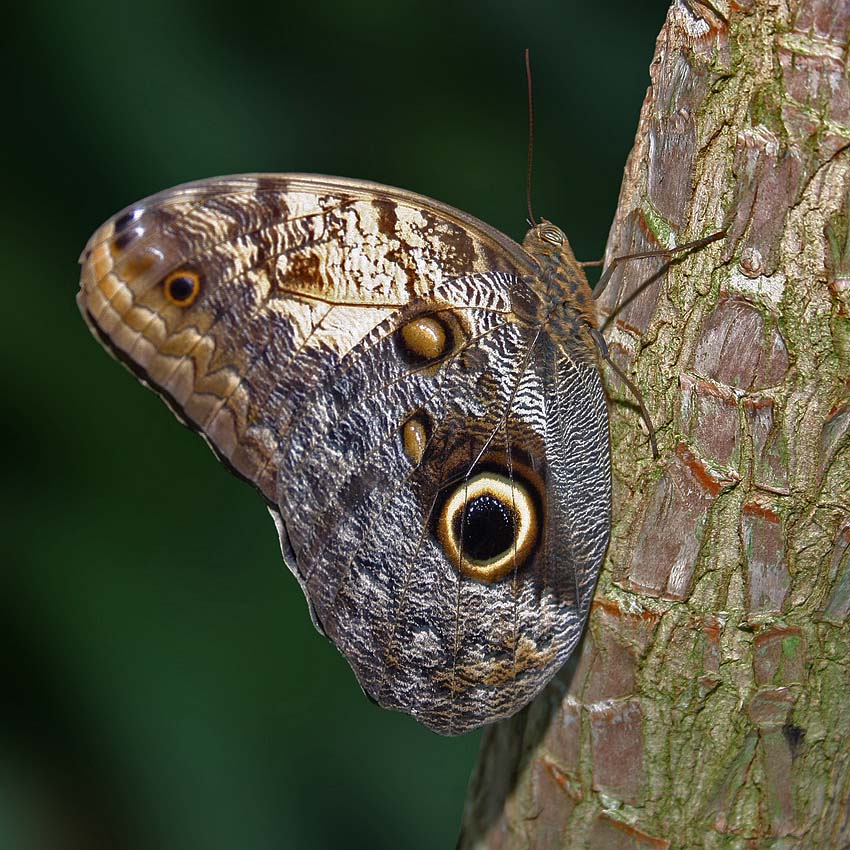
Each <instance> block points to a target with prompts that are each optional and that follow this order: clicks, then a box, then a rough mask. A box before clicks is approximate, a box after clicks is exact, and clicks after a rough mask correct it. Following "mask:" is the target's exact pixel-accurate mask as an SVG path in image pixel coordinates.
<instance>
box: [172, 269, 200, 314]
mask: <svg viewBox="0 0 850 850" xmlns="http://www.w3.org/2000/svg"><path fill="white" fill-rule="evenodd" d="M162 288H163V291H164V292H165V297H166V298H167V299H168V300H169V301H170V302H171V303H172V304H176V305H177V306H178V307H188V306H189V305H190V304H191V303H192V302H193V301H194V300H195V299H196V298H197V297H198V293H199V292H200V291H201V276H200V275H199V274H198V273H197V272H193V271H189V270H187V269H181V270H180V271H176V272H171V274H170V275H168V277H167V278H165V280H164V281H163V282H162Z"/></svg>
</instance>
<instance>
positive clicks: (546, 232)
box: [540, 224, 564, 245]
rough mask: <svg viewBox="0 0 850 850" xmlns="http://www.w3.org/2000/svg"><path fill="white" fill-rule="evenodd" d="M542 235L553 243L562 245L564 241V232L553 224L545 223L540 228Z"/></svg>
mask: <svg viewBox="0 0 850 850" xmlns="http://www.w3.org/2000/svg"><path fill="white" fill-rule="evenodd" d="M540 236H541V237H542V238H543V239H545V240H546V241H547V242H551V243H552V244H553V245H561V244H562V243H563V241H564V234H563V233H562V232H561V231H560V230H558V228H557V227H553V226H552V225H551V224H548V225H544V226H543V227H541V228H540Z"/></svg>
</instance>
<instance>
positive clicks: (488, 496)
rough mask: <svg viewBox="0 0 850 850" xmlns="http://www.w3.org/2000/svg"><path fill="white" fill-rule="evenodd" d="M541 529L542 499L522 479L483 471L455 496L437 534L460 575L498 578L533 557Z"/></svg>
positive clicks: (462, 485)
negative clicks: (533, 493) (540, 501)
mask: <svg viewBox="0 0 850 850" xmlns="http://www.w3.org/2000/svg"><path fill="white" fill-rule="evenodd" d="M539 528H540V522H539V511H538V507H537V503H536V501H535V499H534V498H533V496H532V495H531V492H530V491H529V489H528V488H527V487H526V486H525V485H524V484H523V483H522V482H521V481H519V480H517V479H516V478H513V479H511V478H507V477H506V476H504V475H500V474H498V473H496V472H482V473H480V474H478V475H476V476H474V477H473V478H471V479H469V481H465V482H462V483H460V484H459V485H458V486H457V487H456V488H455V489H454V491H453V492H452V493H451V494H450V495H449V498H448V499H447V500H446V502H445V504H444V505H443V508H442V511H441V512H440V515H439V519H438V523H437V537H438V539H439V540H440V543H441V545H442V547H443V550H444V551H445V553H446V554H447V555H448V557H449V560H450V561H451V562H452V564H453V565H454V566H455V568H456V569H457V570H458V571H459V572H460V573H462V574H463V575H465V576H467V577H468V578H473V579H476V580H477V581H487V582H493V581H498V580H499V579H501V578H504V577H505V576H506V575H508V574H509V573H511V572H513V571H514V570H515V569H517V568H519V567H521V566H522V565H523V564H524V563H525V562H526V561H527V560H528V558H529V557H530V556H531V554H532V553H533V551H534V547H535V543H536V541H537V537H538V532H539Z"/></svg>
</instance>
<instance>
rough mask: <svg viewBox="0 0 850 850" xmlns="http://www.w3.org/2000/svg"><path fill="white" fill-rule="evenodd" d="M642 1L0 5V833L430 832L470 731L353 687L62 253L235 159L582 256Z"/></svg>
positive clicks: (421, 840)
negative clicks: (144, 203)
mask: <svg viewBox="0 0 850 850" xmlns="http://www.w3.org/2000/svg"><path fill="white" fill-rule="evenodd" d="M666 6H667V4H666V2H663V0H658V1H657V2H656V0H653V1H652V2H641V3H639V4H637V3H634V2H627V0H609V2H606V3H600V4H585V3H571V2H561V3H555V2H552V3H527V4H519V3H491V4H486V5H485V4H482V3H471V2H455V3H452V4H441V5H434V4H425V3H422V4H418V3H404V2H370V3H359V4H356V3H340V2H335V3H316V4H312V5H308V4H298V5H296V4H291V5H286V4H265V3H232V2H227V3H225V2H213V3H201V2H194V3H193V2H188V0H182V1H181V2H165V0H154V2H148V3H145V4H141V3H138V4H124V3H122V2H113V3H107V4H103V3H93V2H69V3H59V2H56V3H49V4H48V3H34V4H29V5H19V6H18V7H17V10H16V12H15V13H14V17H13V18H8V17H7V18H6V19H5V20H4V28H5V39H4V51H3V53H4V55H3V59H2V61H3V63H4V71H5V75H4V77H5V83H6V85H5V90H6V92H5V95H6V96H5V101H6V104H5V109H4V112H5V114H6V115H7V121H6V122H5V124H6V129H5V131H4V132H3V139H2V142H1V143H0V144H2V149H3V154H4V163H5V167H4V177H3V184H4V192H3V196H4V200H3V204H2V210H0V215H2V229H0V233H2V240H3V245H2V258H3V267H4V274H3V287H4V290H3V303H4V307H3V311H2V312H3V324H2V328H3V332H2V335H0V370H2V389H3V393H2V404H3V410H2V416H0V428H2V437H3V443H2V445H3V447H4V449H5V464H4V465H5V467H6V469H5V472H6V474H5V475H4V481H5V484H4V487H3V491H2V499H3V504H2V513H0V516H1V517H2V519H0V523H2V534H0V547H2V548H0V556H2V572H0V663H2V670H0V672H1V673H2V676H3V697H2V699H0V848H2V850H18V849H19V848H20V850H41V848H49V850H65V848H69V850H70V849H71V848H74V849H75V848H83V847H85V848H98V850H99V848H107V847H108V848H118V850H130V848H133V850H135V848H144V850H147V848H156V850H171V848H174V850H178V848H179V850H185V848H203V849H204V850H207V848H209V849H210V850H218V848H222V850H225V848H227V850H234V849H235V848H240V850H265V848H288V847H298V848H330V847H334V848H337V847H367V846H368V847H370V848H375V849H376V850H378V849H379V848H397V847H405V848H444V847H452V846H453V845H454V841H455V837H456V834H457V830H458V825H459V822H460V817H461V811H462V806H463V800H464V794H465V789H466V784H467V781H468V778H469V774H470V771H471V768H472V766H473V763H474V760H475V754H476V750H477V747H478V740H479V736H478V735H477V734H470V735H467V736H465V737H462V738H459V739H445V738H440V737H438V736H436V735H434V734H432V733H430V732H429V731H427V730H426V729H424V728H422V727H419V726H418V725H417V724H416V723H415V722H414V721H412V720H410V719H409V718H407V717H404V716H401V715H398V714H393V713H390V712H386V711H382V710H380V709H378V708H376V707H374V706H373V705H371V704H370V703H369V702H368V701H367V700H366V699H365V698H364V697H363V696H362V694H361V692H360V690H359V688H358V686H357V684H356V682H355V680H354V677H353V675H352V674H351V672H350V671H349V669H348V666H347V665H346V664H345V662H344V661H343V660H342V658H341V657H340V656H339V655H338V654H337V652H336V651H335V650H334V648H333V647H332V646H331V645H330V644H329V643H328V642H327V641H326V640H325V639H323V638H322V637H320V636H319V635H318V634H317V633H316V632H315V631H314V629H313V627H312V625H311V623H310V619H309V617H308V614H307V609H306V605H305V603H304V600H303V597H302V594H301V591H300V590H299V588H298V586H297V585H296V583H295V581H294V580H293V578H292V577H291V575H290V574H289V573H288V571H287V570H286V569H285V568H284V567H283V565H282V563H281V561H280V556H279V552H278V548H277V540H276V535H275V532H274V528H273V525H272V522H271V520H270V518H269V517H268V515H267V513H266V511H265V509H264V507H263V505H262V503H261V501H260V498H259V497H258V496H257V495H256V494H255V493H254V492H253V491H252V490H251V489H250V488H249V487H247V486H246V485H244V484H242V483H240V482H238V481H237V480H236V479H234V478H232V477H231V476H230V475H228V473H227V472H225V471H224V469H223V468H221V467H220V466H219V465H218V464H217V463H216V462H215V461H214V459H213V457H212V455H211V454H210V452H209V451H208V450H207V448H206V447H205V446H204V445H203V443H202V442H201V441H200V440H199V439H198V438H197V437H196V436H195V435H193V434H191V433H190V432H189V431H187V430H185V429H183V428H181V427H179V426H178V425H177V423H176V421H175V420H174V419H173V418H172V416H171V414H170V413H169V412H168V410H167V409H166V408H165V406H164V405H163V404H162V403H161V402H160V401H159V400H158V399H157V398H156V397H155V396H154V395H153V394H152V393H149V392H146V391H145V390H143V389H142V388H141V387H139V386H138V385H137V384H136V382H135V381H134V380H132V379H131V377H130V376H129V375H128V374H127V373H126V372H125V371H124V370H123V369H122V368H121V367H120V366H119V365H118V364H117V363H115V362H114V361H112V360H111V359H110V358H109V357H107V356H106V354H105V353H104V352H103V351H102V350H101V349H100V347H99V345H97V344H96V343H95V342H94V341H93V340H92V339H91V337H90V336H89V332H88V331H87V329H86V327H85V326H84V324H83V322H82V320H81V319H80V317H79V315H78V313H77V309H76V306H75V304H74V294H75V291H76V288H77V266H76V260H77V256H78V254H79V252H80V250H81V249H82V247H83V245H84V244H85V241H86V239H87V238H88V236H89V234H90V233H91V231H92V230H93V229H94V228H95V227H96V226H97V225H99V224H100V223H101V221H102V220H104V219H105V218H106V217H108V216H109V215H111V214H112V213H114V212H116V211H117V210H119V209H120V208H121V207H123V206H125V205H126V204H129V203H131V202H133V201H135V200H138V199H140V198H142V197H144V196H146V195H148V194H151V193H153V192H156V191H158V190H160V189H163V188H166V187H168V186H171V185H173V184H176V183H179V182H183V181H186V180H191V179H195V178H200V177H208V176H212V175H218V174H226V173H232V172H240V171H264V170H267V171H313V172H323V173H327V174H339V175H346V176H352V177H362V178H368V179H372V180H378V181H381V182H385V183H390V184H394V185H398V186H402V187H405V188H408V189H412V190H415V191H417V192H421V193H424V194H426V195H430V196H432V197H434V198H438V199H440V200H442V201H446V202H448V203H450V204H454V205H455V206H458V207H460V208H462V209H464V210H467V211H468V212H471V213H473V214H474V215H477V216H479V217H481V218H484V219H485V220H487V221H489V222H491V223H492V224H494V225H496V226H497V227H499V228H501V229H503V230H505V231H506V232H507V233H509V234H510V235H512V236H514V237H515V238H521V237H522V234H523V231H524V229H525V224H524V219H525V206H524V181H525V157H526V117H525V115H526V101H525V80H524V77H523V67H522V58H521V51H522V48H523V47H525V46H529V47H530V48H531V49H532V59H533V64H534V73H535V99H536V139H537V147H536V162H535V175H534V199H535V209H536V211H537V215H538V216H545V217H546V218H549V219H551V220H553V221H555V222H557V223H558V224H559V225H560V226H562V227H563V228H564V229H565V230H566V231H567V233H568V234H569V235H570V237H571V239H572V241H573V245H574V248H575V250H576V253H577V255H578V256H579V257H582V258H585V259H591V258H597V257H600V256H601V255H602V251H603V248H604V243H605V239H606V236H607V232H608V226H609V222H610V219H611V216H612V214H613V210H614V207H615V203H616V198H617V192H618V188H619V183H620V179H621V176H622V167H623V163H624V161H625V157H626V154H627V153H628V150H629V148H630V146H631V139H632V135H633V132H634V127H635V125H636V121H637V116H638V110H639V108H640V104H641V101H642V99H643V95H644V92H645V89H646V86H647V84H648V71H647V69H648V64H649V61H650V59H651V56H652V51H653V47H654V40H655V36H656V34H657V32H658V29H659V27H660V26H661V23H662V21H663V17H664V14H665V10H666Z"/></svg>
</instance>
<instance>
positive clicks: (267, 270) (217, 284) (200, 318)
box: [77, 175, 528, 502]
mask: <svg viewBox="0 0 850 850" xmlns="http://www.w3.org/2000/svg"><path fill="white" fill-rule="evenodd" d="M81 262H82V273H81V282H80V293H79V295H78V297H77V301H78V304H79V306H80V309H81V311H82V313H83V315H84V317H85V318H86V321H87V322H88V323H89V325H90V326H91V327H92V329H93V331H94V332H95V333H96V335H97V336H98V337H99V338H100V339H101V340H102V341H103V342H104V344H105V345H106V346H107V347H108V348H109V349H110V351H112V353H113V354H115V355H116V356H117V357H119V358H120V359H121V360H123V361H124V362H125V363H127V365H129V366H130V367H131V368H132V369H133V371H134V372H135V373H136V374H137V376H138V377H139V378H140V379H141V380H142V381H143V382H144V383H146V384H148V385H150V386H152V387H153V388H154V389H156V390H157V392H159V393H160V394H161V395H162V396H163V397H164V398H165V399H166V401H167V402H168V403H169V405H170V406H171V407H172V409H174V411H175V413H177V415H178V416H179V417H180V418H181V419H182V420H183V421H185V422H186V423H187V424H189V425H190V426H192V427H194V428H196V429H197V430H199V431H200V432H201V433H202V434H203V435H204V437H205V439H206V440H207V441H208V442H209V443H210V445H211V446H212V448H213V449H214V451H215V452H216V453H217V455H218V456H219V457H220V458H221V459H222V460H223V461H225V462H226V463H227V464H228V465H229V466H230V467H232V468H233V469H234V470H235V471H236V472H237V473H238V474H240V475H241V476H243V477H245V478H247V479H248V480H250V481H252V482H253V483H254V484H255V485H256V486H257V487H258V488H259V490H260V491H261V492H262V494H263V495H264V496H265V498H266V499H267V501H269V502H274V499H275V486H276V482H275V474H274V473H275V468H274V464H273V462H271V463H270V461H272V459H273V457H274V454H275V452H276V451H277V448H278V444H279V439H278V430H279V426H280V423H281V422H285V421H286V420H287V419H288V418H289V417H290V416H291V415H292V414H293V412H294V411H295V410H297V409H298V408H299V406H300V405H301V404H302V401H303V398H304V394H305V392H307V391H308V390H309V387H310V386H312V385H314V384H316V383H317V382H320V381H322V380H323V379H324V378H325V377H326V376H327V374H329V373H332V372H333V371H334V369H335V368H336V365H337V364H338V363H339V362H340V360H341V359H342V358H343V357H344V356H345V355H346V354H347V352H348V351H350V350H351V349H352V348H353V347H354V346H355V345H357V343H358V342H360V340H362V339H363V338H364V337H365V336H366V335H367V334H368V333H369V332H370V331H371V330H372V329H373V328H375V327H376V326H377V325H379V324H380V323H381V322H382V321H383V320H384V319H386V318H387V317H388V316H391V315H392V314H393V313H395V312H396V311H398V310H399V309H400V308H402V307H404V306H405V305H407V304H409V303H410V302H411V301H414V300H418V299H423V298H424V299H427V298H428V297H429V295H430V293H432V292H433V290H434V287H435V286H437V285H439V283H440V282H441V281H442V280H444V279H451V278H455V277H458V276H461V275H464V274H471V273H478V272H488V271H500V270H501V271H505V272H509V273H513V274H527V273H528V268H527V266H526V263H527V257H525V255H524V254H523V252H522V251H521V249H520V248H519V247H518V246H517V245H516V244H515V243H513V242H512V241H511V240H510V239H508V238H507V237H505V236H503V235H502V234H500V233H499V232H498V231H496V230H494V229H493V228H490V227H488V226H487V225H485V224H483V223H482V222H479V221H477V220H476V219H474V218H472V217H471V216H467V215H465V214H464V213H462V212H460V211H458V210H454V209H452V208H451V207H448V206H445V205H442V204H439V203H438V202H436V201H432V200H430V199H428V198H424V197H422V196H419V195H415V194H413V193H410V192H404V191H402V190H399V189H393V188H391V187H387V186H380V185H378V184H373V183H367V182H364V181H355V180H343V179H339V178H329V177H321V176H317V175H242V176H235V177H223V178H217V179H212V180H204V181H200V182H197V183H190V184H186V185H184V186H179V187H177V188H175V189H171V190H168V191H166V192H162V193H160V194H158V195H154V196H152V197H151V198H148V199H146V200H144V201H141V202H139V203H137V204H134V205H133V206H131V207H128V208H127V209H126V210H124V211H123V212H121V213H119V214H118V215H116V216H114V217H113V218H111V219H110V220H109V221H107V222H106V223H105V224H104V225H103V226H102V227H101V228H100V229H99V230H98V231H97V232H96V233H95V234H94V235H93V236H92V238H91V239H90V240H89V244H88V245H87V247H86V249H85V251H84V253H83V256H82V258H81ZM182 273H185V275H186V276H187V278H186V279H187V280H191V279H192V278H191V276H197V281H198V292H197V293H196V296H195V297H194V298H193V300H192V301H191V303H190V304H188V305H186V304H180V303H175V300H174V299H173V298H169V291H168V289H167V287H166V283H167V282H168V281H169V280H171V284H172V286H173V285H174V279H175V276H177V277H178V278H179V276H180V275H181V274H182ZM178 283H180V284H181V285H182V284H184V283H185V281H179V280H178ZM177 294H180V292H178V293H177Z"/></svg>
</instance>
